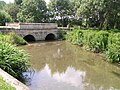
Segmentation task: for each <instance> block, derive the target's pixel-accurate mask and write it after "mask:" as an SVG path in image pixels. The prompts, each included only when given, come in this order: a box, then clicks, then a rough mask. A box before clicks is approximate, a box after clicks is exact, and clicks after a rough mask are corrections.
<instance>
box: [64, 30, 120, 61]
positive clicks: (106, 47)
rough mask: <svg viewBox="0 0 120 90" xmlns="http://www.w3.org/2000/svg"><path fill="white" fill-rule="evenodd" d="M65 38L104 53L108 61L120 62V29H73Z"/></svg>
mask: <svg viewBox="0 0 120 90" xmlns="http://www.w3.org/2000/svg"><path fill="white" fill-rule="evenodd" d="M65 39H66V40H68V41H69V42H71V43H72V44H75V45H79V46H81V47H83V48H85V49H86V50H90V51H92V52H95V53H103V54H104V55H105V56H106V61H109V62H112V63H120V32H119V30H110V31H103V30H98V31H95V30H73V31H70V32H67V34H66V35H65Z"/></svg>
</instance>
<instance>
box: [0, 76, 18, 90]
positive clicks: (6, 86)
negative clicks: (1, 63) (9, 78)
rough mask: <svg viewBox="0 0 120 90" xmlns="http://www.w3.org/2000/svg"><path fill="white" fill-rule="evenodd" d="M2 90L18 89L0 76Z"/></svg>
mask: <svg viewBox="0 0 120 90" xmlns="http://www.w3.org/2000/svg"><path fill="white" fill-rule="evenodd" d="M0 90H16V89H15V88H13V87H12V86H11V85H9V84H8V83H6V82H5V81H4V80H3V78H2V77H1V76H0Z"/></svg>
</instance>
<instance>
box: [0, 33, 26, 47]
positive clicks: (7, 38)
mask: <svg viewBox="0 0 120 90" xmlns="http://www.w3.org/2000/svg"><path fill="white" fill-rule="evenodd" d="M0 41H2V42H7V43H10V44H16V45H26V44H27V42H26V41H25V40H24V39H23V38H22V37H20V36H18V35H16V34H15V33H10V34H1V33H0Z"/></svg>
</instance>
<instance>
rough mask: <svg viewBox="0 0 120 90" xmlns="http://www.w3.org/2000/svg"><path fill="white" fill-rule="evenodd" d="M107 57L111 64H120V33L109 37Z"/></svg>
mask: <svg viewBox="0 0 120 90" xmlns="http://www.w3.org/2000/svg"><path fill="white" fill-rule="evenodd" d="M106 57H107V60H108V61H110V62H120V33H117V34H111V35H110V36H109V39H108V50H107V51H106Z"/></svg>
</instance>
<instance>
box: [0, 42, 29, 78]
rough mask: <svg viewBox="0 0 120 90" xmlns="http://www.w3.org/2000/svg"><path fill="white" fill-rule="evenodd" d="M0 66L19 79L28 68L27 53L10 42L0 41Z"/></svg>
mask: <svg viewBox="0 0 120 90" xmlns="http://www.w3.org/2000/svg"><path fill="white" fill-rule="evenodd" d="M0 68H2V69H3V70H5V71H6V72H8V73H9V74H11V75H12V76H14V77H16V78H17V79H20V78H22V73H23V72H25V71H26V70H28V68H29V64H28V55H27V54H26V53H25V52H24V51H23V50H19V49H18V48H16V47H14V46H13V45H11V44H10V43H7V42H2V41H0Z"/></svg>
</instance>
